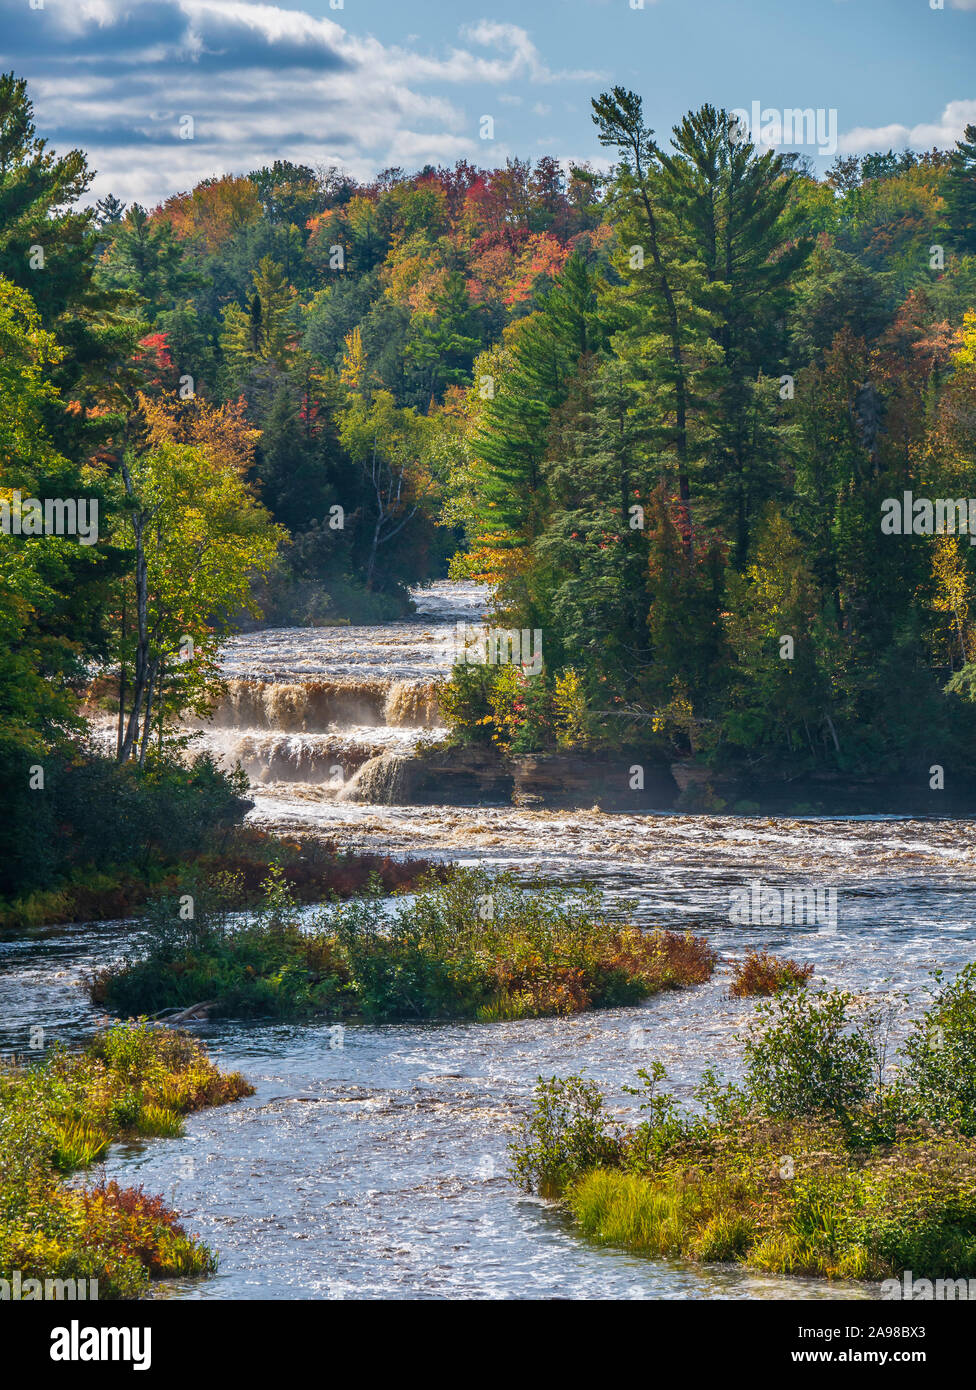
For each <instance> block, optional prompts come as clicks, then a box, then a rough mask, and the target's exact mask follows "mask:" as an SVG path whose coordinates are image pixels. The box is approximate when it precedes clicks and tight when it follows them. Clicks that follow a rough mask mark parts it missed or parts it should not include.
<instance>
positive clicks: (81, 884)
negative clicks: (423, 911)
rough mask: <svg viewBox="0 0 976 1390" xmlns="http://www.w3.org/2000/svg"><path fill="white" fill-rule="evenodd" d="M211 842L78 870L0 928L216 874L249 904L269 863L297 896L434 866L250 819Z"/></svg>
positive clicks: (138, 901) (137, 897) (239, 902)
mask: <svg viewBox="0 0 976 1390" xmlns="http://www.w3.org/2000/svg"><path fill="white" fill-rule="evenodd" d="M220 839H221V841H222V843H221V847H220V848H219V849H209V850H201V851H199V852H196V853H187V854H186V855H184V856H183V857H182V858H181V859H180V860H178V861H169V862H164V863H155V864H146V865H142V866H128V867H118V868H113V869H109V870H79V871H78V872H77V873H76V874H75V875H74V876H73V877H72V879H70V880H69V881H68V882H66V883H63V884H60V885H59V886H58V887H57V888H52V889H49V890H46V891H42V892H37V893H32V894H29V895H27V896H25V897H22V898H19V899H16V900H14V901H13V902H11V903H9V904H8V905H6V906H3V905H0V931H2V930H7V931H15V930H23V929H25V928H30V927H40V926H45V927H46V926H57V925H60V924H64V923H66V922H80V921H85V922H102V921H110V920H115V919H117V918H124V917H131V916H132V915H133V913H134V912H136V911H137V910H138V909H139V908H140V907H142V906H143V905H144V904H145V903H146V902H147V901H148V900H149V899H150V898H151V897H154V896H166V895H175V894H182V893H187V892H190V891H191V890H192V887H193V885H195V884H198V883H206V882H208V881H211V880H215V879H218V878H219V879H220V880H221V881H222V882H223V884H224V886H225V897H226V900H227V902H228V905H229V906H233V907H237V908H241V909H244V908H248V907H253V906H254V905H255V904H256V903H258V902H260V900H261V886H262V884H263V883H264V880H265V879H266V878H267V876H268V871H269V869H270V867H271V865H272V864H278V865H280V867H281V870H282V875H283V878H284V880H285V882H286V883H287V884H288V886H289V888H290V890H291V892H292V894H293V895H294V897H295V899H296V901H297V902H302V903H313V902H321V901H322V900H323V899H328V898H330V897H333V896H335V897H338V898H350V897H352V896H354V895H355V894H357V893H361V892H362V891H363V890H364V889H365V888H366V887H367V886H369V885H370V884H371V883H375V884H377V885H379V886H380V887H382V890H383V891H384V892H386V893H392V892H395V891H397V890H401V889H407V888H409V887H411V886H412V885H413V884H414V883H416V882H417V880H418V879H419V878H421V877H423V876H424V875H427V874H430V873H431V872H437V870H435V869H434V866H433V865H432V864H431V863H430V862H429V861H427V860H419V859H406V860H396V859H392V858H390V856H389V855H385V854H370V853H365V854H357V853H356V852H354V851H352V850H340V849H338V848H337V847H336V845H335V844H334V842H331V841H328V840H324V841H323V840H322V839H320V838H318V837H316V836H312V835H305V836H303V835H297V836H296V835H274V834H271V833H269V832H267V831H264V830H261V829H259V828H257V827H254V826H235V827H233V828H232V829H229V830H227V831H226V832H225V833H224V834H223V835H222V836H221V837H220Z"/></svg>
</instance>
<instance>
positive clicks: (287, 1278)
mask: <svg viewBox="0 0 976 1390" xmlns="http://www.w3.org/2000/svg"><path fill="white" fill-rule="evenodd" d="M419 610H420V611H419V615H418V618H417V619H416V620H414V621H411V622H403V623H395V624H390V625H388V626H384V627H374V628H340V629H335V628H333V629H307V630H306V629H286V630H276V631H266V632H258V633H252V634H248V635H246V636H241V637H238V638H236V639H235V640H234V641H233V642H231V643H229V644H228V647H227V649H226V653H225V663H226V671H227V674H228V676H229V677H230V678H231V680H232V686H231V695H230V698H229V700H228V701H227V702H226V704H225V706H224V708H223V709H222V710H221V711H218V714H217V716H216V719H215V721H214V724H213V726H212V727H210V728H208V730H207V731H205V732H204V733H203V734H202V736H201V742H202V744H204V745H206V746H211V747H213V748H215V749H216V750H217V751H219V752H221V753H222V754H223V755H225V756H230V757H234V756H242V750H244V753H245V754H246V756H247V757H248V758H249V761H250V766H249V770H250V773H251V776H252V779H253V780H254V784H255V788H256V790H255V792H254V797H255V802H256V804H255V809H254V811H253V812H252V818H253V819H254V820H255V821H256V822H258V823H261V824H265V825H269V826H276V827H283V828H284V827H287V828H290V829H303V830H307V831H314V832H318V833H321V834H324V835H328V836H329V837H330V838H332V839H334V840H336V841H338V842H339V843H340V844H343V845H349V846H351V847H358V848H369V849H383V850H384V851H385V850H392V851H394V852H397V853H405V854H406V853H414V854H417V853H422V854H424V855H426V856H429V857H433V858H441V859H453V860H459V861H463V862H466V863H471V864H482V865H487V866H504V867H507V868H512V869H513V870H514V871H515V872H517V873H521V874H536V873H540V872H543V873H545V874H546V875H547V876H550V877H555V878H559V879H560V880H563V881H566V882H574V881H578V880H579V878H580V877H581V876H585V877H587V878H589V879H591V880H593V881H595V882H597V883H598V884H599V885H600V886H601V888H602V889H603V891H604V892H605V894H606V895H607V897H608V899H609V900H610V903H611V905H612V906H613V907H614V910H617V911H620V912H621V913H622V914H624V915H626V916H628V917H631V918H633V919H635V920H638V921H641V922H644V923H648V924H660V925H664V926H668V927H681V928H684V927H691V928H694V929H695V930H696V931H701V932H704V933H706V934H707V935H708V936H709V937H710V939H711V940H712V941H713V943H714V944H715V945H716V946H717V948H718V950H719V952H720V954H721V956H722V958H723V963H722V964H721V965H720V967H719V969H718V970H717V971H716V973H715V976H714V977H713V979H712V980H711V981H710V982H709V983H708V984H706V985H703V986H701V987H700V988H697V989H693V990H688V991H683V992H680V993H674V994H665V995H660V996H657V997H656V998H654V999H651V1000H649V1001H647V1002H646V1003H645V1004H643V1005H641V1006H638V1007H634V1008H628V1009H619V1010H611V1011H606V1012H597V1013H592V1014H587V1015H584V1016H582V1017H579V1018H574V1019H568V1020H567V1019H559V1020H529V1021H521V1022H515V1023H497V1024H490V1025H483V1024H430V1025H416V1024H396V1025H384V1026H375V1025H366V1024H359V1025H351V1026H347V1027H346V1028H345V1030H344V1031H343V1033H342V1034H341V1036H340V1035H338V1034H337V1033H336V1032H335V1031H334V1030H332V1029H330V1028H329V1027H327V1026H320V1027H317V1026H312V1027H309V1026H307V1025H301V1026H290V1025H282V1024H277V1023H266V1024H262V1023H250V1024H246V1025H244V1024H240V1023H233V1022H223V1021H219V1022H215V1023H210V1024H205V1025H202V1026H200V1027H199V1028H198V1030H197V1031H198V1032H199V1034H200V1036H201V1037H202V1038H203V1039H204V1040H205V1041H206V1043H207V1046H208V1047H209V1048H210V1050H211V1052H212V1054H213V1055H214V1056H215V1057H216V1059H217V1060H218V1061H219V1062H220V1063H221V1064H222V1065H224V1066H227V1067H235V1068H239V1069H240V1070H242V1071H244V1072H245V1074H246V1075H247V1076H248V1077H249V1078H250V1080H251V1081H252V1082H253V1084H254V1085H255V1086H256V1088H257V1093H256V1095H255V1096H254V1097H253V1098H252V1099H251V1100H248V1101H245V1102H242V1103H240V1104H237V1105H234V1106H229V1107H224V1108H221V1109H217V1110H213V1111H210V1112H205V1113H203V1114H199V1115H194V1116H191V1117H190V1118H189V1120H188V1122H187V1127H186V1130H187V1132H186V1136H185V1137H184V1138H182V1139H177V1140H153V1141H151V1142H147V1143H140V1144H136V1145H131V1146H116V1148H115V1149H114V1150H113V1151H112V1154H111V1156H110V1159H109V1161H108V1163H107V1165H106V1170H107V1173H108V1175H109V1176H111V1177H117V1178H119V1179H120V1180H123V1181H125V1182H136V1183H143V1184H145V1186H146V1187H147V1188H148V1189H150V1190H159V1191H163V1192H165V1193H166V1195H167V1196H168V1197H169V1198H170V1199H171V1200H172V1201H173V1202H174V1204H175V1205H176V1206H177V1207H178V1209H179V1210H180V1211H181V1213H183V1216H184V1220H185V1223H186V1225H187V1227H188V1228H189V1229H190V1230H192V1231H194V1232H196V1233H197V1234H199V1235H200V1236H202V1237H203V1238H204V1239H205V1240H206V1241H208V1242H209V1243H210V1244H211V1245H213V1246H214V1247H216V1249H217V1250H218V1251H219V1253H220V1268H219V1270H218V1272H217V1274H216V1275H215V1276H213V1277H212V1278H208V1279H206V1280H197V1281H176V1282H173V1283H168V1284H167V1285H165V1286H162V1287H160V1288H159V1289H158V1291H157V1296H158V1297H170V1298H171V1297H181V1298H193V1299H199V1298H235V1299H237V1298H319V1297H322V1298H528V1299H533V1298H571V1299H572V1298H581V1299H582V1298H637V1299H641V1298H697V1299H706V1298H723V1299H742V1298H796V1299H805V1298H850V1297H856V1298H871V1297H876V1296H877V1289H876V1288H873V1287H870V1286H851V1285H837V1284H835V1285H830V1284H828V1283H826V1282H824V1281H818V1280H798V1279H785V1278H775V1277H773V1278H766V1277H756V1276H753V1275H748V1274H744V1273H743V1272H741V1271H739V1270H735V1269H725V1268H719V1267H712V1268H700V1267H696V1266H693V1265H691V1264H682V1263H677V1262H673V1261H658V1260H647V1259H643V1258H639V1257H635V1256H631V1255H628V1254H625V1253H622V1252H619V1251H614V1250H606V1249H602V1248H600V1247H598V1246H596V1245H593V1244H590V1243H589V1242H587V1241H585V1240H583V1239H581V1238H580V1237H579V1236H578V1235H576V1234H575V1233H574V1232H573V1230H572V1228H571V1227H570V1226H569V1225H568V1224H567V1223H566V1221H565V1220H564V1219H563V1218H562V1217H561V1216H560V1215H559V1213H558V1212H556V1211H554V1210H553V1209H552V1208H551V1207H549V1206H547V1205H546V1204H545V1203H542V1202H538V1201H535V1200H533V1199H530V1198H526V1197H524V1196H522V1195H520V1194H519V1192H518V1191H517V1190H516V1189H515V1188H514V1187H512V1185H511V1184H510V1183H509V1182H508V1180H507V1178H506V1145H507V1143H508V1142H509V1140H510V1139H511V1138H512V1135H513V1132H514V1129H515V1127H516V1126H517V1123H518V1120H519V1117H520V1116H521V1115H522V1114H523V1113H524V1112H525V1109H526V1107H527V1104H528V1101H529V1098H530V1096H531V1092H532V1087H533V1084H534V1081H535V1078H536V1077H537V1076H539V1075H552V1074H562V1075H565V1074H567V1073H569V1072H582V1073H584V1074H586V1075H588V1076H591V1077H594V1078H595V1079H597V1080H598V1081H600V1082H601V1083H602V1084H603V1086H604V1088H605V1089H606V1090H607V1091H608V1093H609V1094H610V1095H611V1097H612V1101H613V1104H614V1106H615V1107H616V1108H618V1109H619V1110H620V1111H621V1112H622V1113H623V1112H626V1111H627V1109H628V1098H627V1097H626V1096H625V1095H624V1094H623V1093H622V1091H621V1087H622V1085H623V1084H625V1083H627V1082H629V1081H632V1080H633V1077H634V1072H635V1070H636V1069H637V1068H638V1067H640V1066H645V1065H647V1064H648V1063H649V1062H650V1061H651V1060H653V1059H654V1058H660V1059H661V1060H662V1061H663V1062H664V1064H665V1066H666V1067H667V1069H668V1073H669V1077H670V1078H671V1082H672V1084H673V1087H674V1089H675V1090H676V1091H677V1092H678V1093H679V1094H681V1095H687V1094H688V1093H689V1092H690V1090H691V1089H692V1087H693V1086H694V1084H695V1081H696V1080H697V1078H698V1077H699V1076H700V1074H701V1072H702V1070H703V1068H704V1067H706V1066H708V1065H714V1066H716V1067H717V1068H718V1069H719V1070H720V1071H723V1072H725V1073H726V1074H727V1075H729V1076H734V1075H736V1074H737V1071H738V1065H739V1045H738V1043H737V1041H736V1034H737V1032H740V1031H741V1030H742V1028H743V1027H744V1026H745V1024H746V1022H747V1019H748V1017H749V1015H750V1014H751V1012H752V1010H751V1006H750V1005H749V1003H748V1001H743V1002H739V1001H734V1000H730V999H729V998H728V983H729V965H728V960H729V958H730V957H734V956H736V955H738V954H740V953H741V952H742V951H743V950H745V949H746V948H748V947H750V946H753V945H765V946H768V947H769V948H770V949H773V950H778V951H781V952H788V953H789V954H790V955H792V956H794V957H797V958H799V959H803V960H810V961H813V962H814V964H815V966H816V974H817V978H822V979H825V980H826V981H827V982H828V983H829V984H831V985H838V986H842V987H844V988H847V989H851V990H853V991H856V992H858V993H864V994H874V995H879V994H888V995H892V994H893V995H896V996H900V995H901V994H905V995H907V996H908V1004H907V1005H906V1007H905V1009H904V1010H903V1012H902V1015H901V1017H902V1018H903V1019H907V1018H908V1017H909V1016H910V1013H911V1011H912V1009H913V1008H914V1007H917V1006H920V1005H921V1004H922V1003H924V999H925V995H926V989H927V982H928V977H929V972H930V971H931V970H933V969H934V968H936V967H942V968H945V969H948V970H950V971H951V970H952V969H954V968H956V967H958V966H960V965H962V964H964V963H965V962H966V961H968V960H970V959H972V958H974V956H976V892H974V889H976V825H974V823H973V822H972V821H969V820H963V821H949V820H944V821H943V820H921V821H912V820H904V819H898V818H893V817H892V818H885V819H876V818H875V819H871V818H861V819H847V820H832V821H827V820H816V819H792V820H791V819H782V818H776V819H773V818H764V817H747V818H743V817H736V816H690V815H647V816H628V815H607V814H603V813H601V812H599V811H573V812H569V811H560V812H545V811H531V810H525V809H520V808H513V807H510V806H485V807H477V808H456V807H439V806H433V807H430V806H424V807H396V806H377V805H370V804H368V803H363V802H360V801H357V800H356V799H355V795H356V792H355V783H356V774H357V771H358V768H360V767H361V766H362V765H363V762H364V760H365V759H366V758H368V757H369V756H373V755H375V754H377V753H380V752H383V751H391V750H392V751H397V750H406V749H408V748H409V747H410V746H411V745H413V744H415V743H416V742H417V740H418V739H420V738H424V737H431V736H436V728H432V727H431V726H430V723H429V721H430V720H431V719H432V718H434V714H433V710H434V706H433V702H432V701H431V699H430V698H429V694H430V686H431V683H432V682H434V681H436V680H437V679H439V678H441V677H442V676H443V674H444V672H445V671H446V669H447V667H448V665H449V663H450V661H451V659H452V651H453V643H454V634H455V625H456V623H457V622H459V621H461V622H464V621H467V622H477V620H478V615H479V608H478V598H477V592H476V591H475V590H474V589H473V588H471V587H470V586H465V585H450V584H446V583H445V584H439V585H435V586H434V589H433V590H429V591H427V592H426V593H424V594H421V595H419ZM335 768H339V769H340V771H339V772H335V771H334V769H335ZM757 880H758V881H761V882H762V883H763V884H764V885H766V886H767V887H775V888H778V889H782V888H785V887H794V888H799V887H803V888H816V887H820V888H821V889H822V890H823V889H828V888H829V889H832V890H833V891H834V892H835V893H836V904H837V914H836V924H833V923H831V922H829V921H824V922H822V923H821V924H811V923H804V924H801V925H796V926H794V925H789V924H787V925H781V924H778V923H775V922H774V923H772V924H770V925H762V924H761V923H757V924H755V925H744V926H743V925H735V926H733V925H730V922H729V901H730V893H731V892H732V891H733V890H735V889H740V888H742V887H743V886H744V885H749V884H750V883H753V882H755V881H757ZM624 900H627V901H626V902H625V901H624ZM137 946H138V933H137V932H136V931H135V930H134V929H133V928H132V926H131V925H127V924H124V923H98V924H87V925H79V926H76V927H71V928H67V929H64V930H59V931H57V932H54V933H52V934H50V935H47V936H42V937H40V938H38V937H36V936H35V937H32V938H30V939H28V938H23V937H21V938H13V939H9V940H7V941H4V942H2V943H0V1046H2V1047H3V1048H4V1049H5V1050H10V1049H18V1050H24V1049H25V1048H26V1046H27V1040H28V1035H29V1031H30V1029H31V1028H32V1027H36V1026H38V1025H40V1026H41V1027H43V1028H44V1029H45V1033H46V1036H47V1038H48V1039H49V1040H50V1039H52V1038H54V1037H61V1038H64V1039H66V1040H73V1039H75V1038H77V1037H79V1036H81V1035H83V1034H84V1033H85V1032H87V1031H90V1030H91V1028H92V1027H93V1025H94V1023H95V1022H96V1015H95V1013H94V1011H93V1010H92V1008H91V1006H90V1005H89V1004H88V1002H87V998H86V996H85V995H84V993H83V992H82V990H81V988H80V987H79V981H80V979H81V978H82V976H83V975H84V974H85V972H86V971H87V970H89V969H91V968H92V967H93V966H94V965H95V964H96V963H98V964H101V963H104V962H105V960H106V959H107V958H110V957H112V956H115V955H120V954H122V953H124V952H125V951H127V950H132V949H134V948H136V947H137ZM897 1027H898V1025H897V1024H896V1028H897Z"/></svg>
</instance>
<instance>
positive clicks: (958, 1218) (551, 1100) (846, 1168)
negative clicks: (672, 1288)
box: [511, 966, 976, 1280]
mask: <svg viewBox="0 0 976 1390" xmlns="http://www.w3.org/2000/svg"><path fill="white" fill-rule="evenodd" d="M890 1023H891V1014H890V1011H887V1010H886V1009H885V1008H884V1007H883V1006H879V1005H878V1004H877V1003H870V1004H865V1003H864V1001H860V1000H857V999H855V998H854V997H852V996H851V995H849V994H846V993H844V992H843V991H819V992H807V991H806V990H803V989H800V990H795V991H792V992H789V993H787V994H786V995H784V996H781V997H780V998H779V999H777V1000H776V1001H774V1002H773V1003H770V1004H766V1005H762V1006H760V1008H759V1009H758V1010H757V1013H756V1016H755V1019H754V1021H753V1026H752V1028H751V1029H750V1031H749V1033H748V1034H747V1035H746V1037H745V1044H744V1055H745V1061H746V1071H745V1076H744V1080H743V1083H742V1084H741V1085H739V1086H736V1085H730V1084H725V1085H723V1084H721V1083H720V1082H719V1080H718V1079H717V1078H716V1076H715V1075H714V1073H711V1072H706V1074H705V1075H704V1077H703V1079H702V1081H701V1083H700V1084H699V1086H698V1087H697V1089H696V1091H695V1093H694V1099H695V1101H696V1105H695V1106H694V1107H693V1108H687V1107H682V1106H680V1105H679V1104H678V1103H677V1101H676V1099H675V1097H674V1096H673V1095H672V1094H669V1093H668V1092H666V1091H664V1090H663V1089H662V1086H663V1083H664V1082H665V1081H666V1073H665V1069H664V1067H663V1066H661V1065H660V1064H659V1063H655V1064H652V1066H651V1067H650V1069H647V1068H644V1069H641V1070H639V1071H638V1074H637V1075H638V1084H637V1085H636V1086H634V1087H631V1088H629V1089H630V1093H631V1094H632V1095H634V1096H636V1097H637V1098H638V1099H639V1101H640V1111H641V1112H642V1118H641V1119H640V1120H639V1122H638V1123H637V1124H636V1125H634V1126H632V1127H627V1126H625V1125H624V1124H622V1123H621V1122H620V1121H619V1120H618V1119H617V1118H616V1116H615V1115H614V1114H612V1113H611V1112H610V1111H609V1110H608V1108H607V1106H606V1103H605V1098H604V1096H603V1094H602V1093H601V1091H600V1089H599V1087H598V1086H597V1085H596V1084H595V1083H593V1082H591V1081H587V1080H586V1079H584V1078H582V1077H580V1076H571V1077H568V1078H566V1079H559V1078H557V1077H551V1078H550V1079H549V1080H547V1081H540V1083H539V1085H538V1087H537V1091H536V1097H535V1102H534V1105H533V1108H532V1110H531V1112H530V1114H529V1116H528V1117H527V1119H526V1120H525V1121H524V1123H523V1125H522V1129H521V1133H520V1135H519V1138H518V1139H517V1140H516V1141H515V1142H514V1143H513V1144H512V1146H511V1155H512V1173H513V1176H514V1178H515V1180H516V1181H518V1182H519V1183H520V1185H521V1186H523V1187H524V1188H525V1189H526V1190H527V1191H529V1192H534V1193H538V1194H539V1195H540V1196H542V1197H546V1198H549V1199H554V1200H556V1201H558V1202H560V1203H561V1204H562V1205H563V1206H564V1208H565V1209H566V1210H567V1211H568V1212H569V1213H570V1214H571V1216H572V1217H573V1219H574V1221H575V1223H576V1225H577V1226H578V1228H579V1230H580V1231H581V1232H582V1233H583V1234H585V1235H587V1236H590V1237H592V1238H593V1239H595V1240H596V1241H598V1242H600V1243H604V1244H608V1245H616V1246H620V1247H623V1248H626V1249H628V1250H632V1251H636V1252H639V1253H640V1254H642V1255H649V1256H657V1257H664V1258H684V1259H691V1260H695V1261H700V1262H702V1263H711V1262H736V1263H739V1264H742V1265H744V1266H745V1267H747V1268H749V1269H753V1270H758V1271H768V1272H774V1273H780V1274H788V1275H793V1274H806V1275H817V1276H820V1277H823V1278H827V1279H836V1278H840V1279H858V1280H869V1279H870V1280H884V1279H886V1278H889V1277H892V1276H897V1277H898V1278H900V1277H901V1275H902V1272H903V1271H904V1270H906V1269H910V1270H912V1271H913V1273H914V1275H915V1276H916V1277H920V1278H927V1279H936V1278H954V1279H957V1278H965V1277H967V1276H971V1275H973V1274H976V1046H974V1044H976V967H973V966H969V967H967V968H966V969H964V970H963V971H961V972H960V974H959V975H958V976H957V978H956V979H955V980H954V981H953V982H952V983H951V984H948V985H944V986H943V987H942V988H941V989H940V991H939V993H938V994H937V996H936V998H935V1000H934V1001H933V1003H932V1005H931V1007H930V1008H929V1009H928V1010H927V1011H926V1012H925V1013H924V1014H923V1015H922V1016H921V1017H919V1018H918V1019H916V1020H915V1023H914V1025H913V1029H912V1031H911V1033H910V1034H909V1036H908V1038H907V1040H906V1041H905V1043H904V1044H903V1046H902V1047H901V1048H900V1049H899V1057H898V1060H899V1066H898V1069H897V1071H896V1072H895V1073H894V1075H893V1076H889V1075H888V1074H887V1069H886V1060H887V1057H888V1050H889V1046H890ZM625 1089H628V1088H625Z"/></svg>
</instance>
